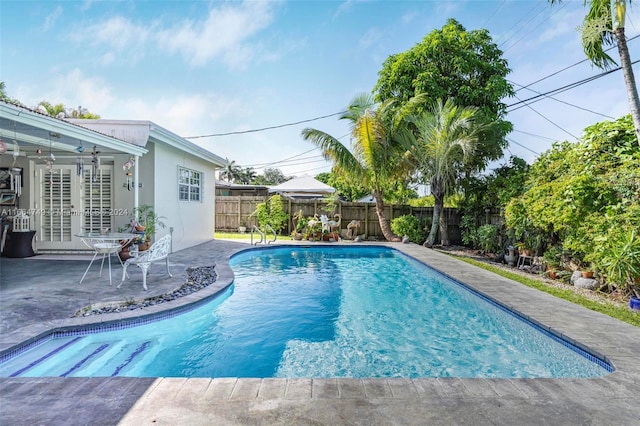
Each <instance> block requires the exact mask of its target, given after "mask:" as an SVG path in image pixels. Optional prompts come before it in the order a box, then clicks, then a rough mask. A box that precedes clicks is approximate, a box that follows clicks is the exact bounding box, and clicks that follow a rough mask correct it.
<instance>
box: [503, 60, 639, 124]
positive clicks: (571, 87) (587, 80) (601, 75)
mask: <svg viewBox="0 0 640 426" xmlns="http://www.w3.org/2000/svg"><path fill="white" fill-rule="evenodd" d="M638 62H640V59H638V60H635V61H633V62H632V63H631V65H635V64H636V63H638ZM621 69H622V68H621V67H618V68H615V69H612V70H609V71H604V72H602V73H600V74H596V75H594V76H591V77H587V78H585V79H582V80H579V81H576V82H573V83H570V84H567V85H564V86H562V87H559V88H557V89H553V90H550V91H548V92H544V93H541V94H539V95H536V96H532V97H530V98H527V99H524V100H520V98H518V97H517V96H514V97H515V98H516V99H518V102H514V103H512V104H510V105H507V108H513V107H514V106H517V105H520V106H518V107H517V108H513V109H511V110H509V111H507V112H513V111H515V110H518V109H520V108H523V107H524V106H527V105H528V104H527V103H533V102H531V101H533V100H536V99H538V100H539V99H540V98H542V97H545V96H547V95H551V94H556V93H562V92H565V91H567V90H570V89H573V88H575V87H578V86H582V85H583V84H586V83H589V82H591V81H593V80H597V79H599V78H601V77H604V76H605V75H609V74H611V73H614V72H616V71H620V70H621ZM536 102H537V101H536ZM521 104H525V105H521Z"/></svg>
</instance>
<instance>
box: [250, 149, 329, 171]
mask: <svg viewBox="0 0 640 426" xmlns="http://www.w3.org/2000/svg"><path fill="white" fill-rule="evenodd" d="M316 149H318V148H316V147H314V148H311V149H310V150H308V151H305V152H301V153H300V154H296V155H292V156H291V157H287V158H285V159H284V160H279V161H277V162H275V163H257V164H248V165H246V166H242V167H258V166H269V165H271V164H277V163H284V162H285V161H290V160H292V159H293V158H296V157H300V156H301V155H305V154H308V153H310V152H311V151H315V150H316ZM314 157H315V156H314ZM294 161H297V160H294Z"/></svg>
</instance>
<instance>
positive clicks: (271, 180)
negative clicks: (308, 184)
mask: <svg viewBox="0 0 640 426" xmlns="http://www.w3.org/2000/svg"><path fill="white" fill-rule="evenodd" d="M289 179H290V178H288V177H286V176H285V175H284V173H282V170H280V169H276V168H272V169H270V168H266V169H264V172H263V173H262V174H261V175H258V176H256V177H255V179H254V180H253V182H252V183H253V184H254V185H279V184H281V183H282V182H286V181H288V180H289Z"/></svg>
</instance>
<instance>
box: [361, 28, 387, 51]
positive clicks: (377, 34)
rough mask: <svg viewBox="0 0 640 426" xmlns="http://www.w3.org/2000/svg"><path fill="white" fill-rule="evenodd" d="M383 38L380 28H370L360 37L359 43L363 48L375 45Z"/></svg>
mask: <svg viewBox="0 0 640 426" xmlns="http://www.w3.org/2000/svg"><path fill="white" fill-rule="evenodd" d="M380 40H382V32H381V31H380V30H379V29H378V28H370V29H369V30H367V32H366V33H364V35H363V36H362V37H360V42H359V45H360V47H361V48H363V49H368V48H370V47H371V46H375V45H376V44H377V43H379V42H380Z"/></svg>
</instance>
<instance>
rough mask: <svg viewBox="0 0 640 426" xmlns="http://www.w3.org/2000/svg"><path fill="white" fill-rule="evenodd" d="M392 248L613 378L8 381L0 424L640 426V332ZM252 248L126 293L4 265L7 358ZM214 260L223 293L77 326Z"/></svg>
mask: <svg viewBox="0 0 640 426" xmlns="http://www.w3.org/2000/svg"><path fill="white" fill-rule="evenodd" d="M386 245H389V246H391V247H394V248H396V249H398V250H401V251H402V252H405V253H407V254H409V255H410V256H412V257H414V258H416V259H418V260H421V261H422V262H424V263H426V264H428V265H430V266H432V267H433V268H435V269H437V270H439V271H441V272H444V273H445V274H447V275H449V276H451V277H453V278H455V279H457V280H459V281H461V282H464V283H466V284H467V285H469V286H470V287H472V288H474V289H476V290H478V291H479V292H481V293H483V294H485V295H486V296H488V297H490V298H492V299H494V300H496V301H498V302H500V303H502V304H504V305H507V306H509V307H511V308H512V309H514V310H516V311H518V312H520V313H521V314H523V315H524V316H526V317H528V318H530V319H532V320H533V321H535V322H537V323H538V324H540V325H543V326H544V327H546V328H548V329H550V330H552V331H553V332H555V333H557V334H560V335H562V336H564V337H566V338H567V339H569V340H571V341H574V342H577V343H578V344H579V345H581V346H584V347H586V348H588V349H589V350H590V351H591V352H593V353H595V354H598V355H599V356H601V357H606V359H607V360H608V361H609V362H611V363H612V364H613V366H614V367H615V369H616V370H615V371H614V372H613V373H611V374H609V375H607V376H604V377H601V378H592V379H455V378H452V379H400V378H399V379H235V378H220V379H183V378H145V379H139V378H118V377H116V378H0V424H7V425H9V424H11V425H16V424H17V425H20V424H65V425H69V424H72V425H73V424H124V425H140V424H151V423H154V424H171V425H173V424H185V425H194V424H203V425H205V424H206V425H209V424H215V425H234V424H247V425H254V424H282V425H291V424H296V425H298V424H316V425H342V424H354V425H356V424H363V425H364V424H366V425H371V424H381V425H382V424H384V425H386V424H405V425H413V424H434V425H440V424H442V425H450V424H474V425H485V424H486V425H528V424H534V425H538V424H549V425H576V424H592V425H637V424H640V402H639V398H640V397H639V395H640V328H638V327H633V326H631V325H629V324H626V323H623V322H620V321H618V320H615V319H612V318H610V317H608V316H605V315H602V314H598V313H596V312H593V311H589V310H586V309H584V308H582V307H579V306H577V305H574V304H572V303H570V302H566V301H564V300H561V299H557V298H555V297H553V296H550V295H548V294H546V293H542V292H539V291H537V290H534V289H531V288H528V287H525V286H523V285H521V284H519V283H516V282H513V281H511V280H508V279H505V278H502V277H500V276H497V275H495V274H492V273H490V272H487V271H484V270H482V269H479V268H476V267H474V266H472V265H469V264H466V263H464V262H460V261H458V260H456V259H453V258H451V257H449V256H447V255H444V254H441V253H438V252H436V251H433V250H429V249H425V248H424V247H421V246H417V245H414V244H386ZM248 247H249V244H247V243H241V242H229V241H211V242H207V243H205V244H202V245H200V246H197V247H194V248H191V249H187V250H183V251H180V252H177V253H174V254H172V256H171V258H170V259H171V270H172V273H173V274H174V278H168V277H165V276H162V275H160V271H162V267H161V265H159V266H156V268H157V269H155V270H154V271H152V275H151V277H150V279H149V282H148V285H149V291H148V292H144V291H143V290H142V285H141V282H140V280H139V278H140V277H139V275H138V276H136V275H132V282H130V283H126V284H125V285H124V286H123V287H122V289H120V290H117V289H116V288H115V285H114V286H113V287H109V285H108V278H107V277H105V276H104V275H103V276H102V278H100V279H98V277H97V272H95V271H94V272H95V274H94V275H95V276H92V275H91V272H90V274H89V275H88V277H87V279H85V281H84V282H83V284H82V285H80V284H78V281H79V278H80V277H81V276H82V273H83V271H84V268H85V267H86V264H87V263H88V260H82V261H79V260H78V259H76V260H44V258H43V257H41V258H40V259H38V258H39V257H40V256H37V257H36V258H32V259H6V258H2V259H0V317H1V321H0V351H3V350H7V349H9V348H10V347H12V346H14V345H16V344H18V343H20V342H23V341H25V340H27V339H29V338H34V337H36V336H38V335H41V334H42V333H45V332H46V331H47V330H50V329H52V328H64V327H69V326H75V325H81V324H89V323H95V322H104V321H112V320H114V319H116V320H117V319H124V318H129V317H136V316H139V315H144V314H149V313H154V312H160V311H166V310H168V309H173V308H175V307H176V306H179V305H184V304H187V303H193V302H194V301H196V300H198V299H200V298H202V297H205V296H207V295H210V294H212V292H214V291H217V290H219V289H220V288H223V287H224V286H226V285H227V284H229V283H230V282H231V280H232V279H233V274H232V273H231V270H230V268H229V266H228V264H227V260H228V258H229V256H230V255H231V254H233V253H235V252H237V251H239V250H243V249H246V248H248ZM214 263H215V264H216V265H217V266H216V271H217V273H218V281H217V282H216V283H215V285H213V286H210V287H207V288H206V289H205V290H201V291H200V292H197V293H194V294H192V295H189V296H187V297H184V298H181V299H179V300H176V301H173V302H168V303H164V304H161V305H157V306H154V307H150V308H145V309H139V310H136V311H129V312H125V313H123V314H109V315H100V316H91V317H81V318H70V316H71V315H72V314H73V313H74V312H75V311H76V310H78V309H81V308H82V307H84V306H86V305H88V304H95V303H98V302H109V301H116V300H129V299H132V298H133V299H135V298H140V297H149V296H154V295H157V294H162V293H166V292H168V291H171V290H173V289H175V288H177V287H179V285H180V284H182V282H184V279H185V273H184V268H185V267H187V266H207V265H211V264H214ZM118 268H119V267H118ZM118 268H116V270H118ZM156 273H157V274H158V275H156ZM138 274H139V273H138Z"/></svg>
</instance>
